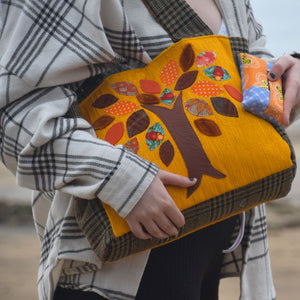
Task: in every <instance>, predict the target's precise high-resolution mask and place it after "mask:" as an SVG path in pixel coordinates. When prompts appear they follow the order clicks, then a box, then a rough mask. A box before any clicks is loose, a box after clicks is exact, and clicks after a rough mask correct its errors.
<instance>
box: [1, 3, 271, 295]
mask: <svg viewBox="0 0 300 300" xmlns="http://www.w3.org/2000/svg"><path fill="white" fill-rule="evenodd" d="M0 2H1V6H0V10H1V14H0V22H1V25H0V109H1V111H0V112H1V113H0V158H1V161H2V162H3V163H4V164H5V165H6V166H7V168H8V169H10V170H11V171H12V172H13V173H14V174H15V175H16V179H17V183H18V184H19V185H21V186H24V187H27V188H29V189H32V190H33V191H34V192H33V200H32V208H33V215H34V221H35V225H36V229H37V232H38V235H39V238H40V240H41V244H42V248H41V257H40V267H39V274H38V289H39V297H40V299H51V298H52V295H53V291H54V290H55V287H56V285H57V284H58V283H59V284H60V285H61V286H64V287H69V288H75V289H76V288H80V289H84V290H90V291H95V292H97V293H100V294H102V295H104V296H106V297H109V299H120V300H121V299H122V300H124V299H134V296H135V293H136V291H137V288H138V284H139V280H140V278H141V275H142V273H143V270H144V266H145V264H146V261H147V257H148V254H149V253H148V252H145V253H141V254H138V255H135V256H133V257H129V258H127V259H123V260H121V261H118V262H116V263H111V264H107V265H103V264H102V262H101V261H99V259H98V258H97V257H96V256H95V254H94V253H93V251H92V249H91V247H90V245H89V243H88V241H87V240H86V238H85V236H84V234H83V233H82V232H81V230H80V229H79V227H78V226H77V223H76V220H75V217H74V214H73V205H74V201H76V200H75V199H76V197H81V198H86V199H92V198H95V197H98V198H99V199H101V200H102V201H104V202H106V203H108V204H109V205H111V206H112V207H113V208H114V209H115V210H116V211H118V213H119V214H120V215H121V216H122V217H125V216H126V215H127V214H128V213H129V212H130V210H131V209H132V208H133V206H134V205H135V204H136V202H137V201H138V200H139V198H140V197H141V195H142V194H143V193H144V191H145V190H146V188H147V187H148V185H149V184H150V182H151V181H152V179H153V177H154V176H155V174H156V172H157V167H156V166H155V165H153V164H151V163H150V162H147V161H144V160H142V159H140V158H139V157H136V156H134V155H133V154H130V153H127V152H124V150H123V149H122V148H121V147H112V146H111V145H109V144H107V143H106V142H104V141H101V140H99V139H97V138H96V137H95V134H94V132H93V130H92V129H91V126H90V124H88V123H87V122H86V121H85V120H83V119H81V118H79V117H78V118H76V117H74V116H73V115H72V114H70V107H71V106H72V103H73V102H75V101H76V100H77V98H78V95H81V94H82V93H83V92H86V90H85V89H84V88H82V87H84V86H87V85H86V79H88V78H91V77H94V76H96V75H98V76H100V77H101V76H106V75H107V74H109V73H110V72H111V70H112V69H113V68H115V67H116V66H117V67H118V66H120V68H121V69H122V68H123V67H124V68H126V67H128V66H130V67H138V66H142V65H144V64H147V63H149V62H150V61H151V59H152V58H154V57H155V56H157V55H158V54H159V53H160V52H161V51H162V50H164V49H166V48H167V47H168V46H170V45H171V44H172V43H173V42H174V41H176V40H179V39H181V38H183V37H187V36H195V35H199V34H211V31H210V29H209V28H208V27H207V26H206V25H205V24H204V23H203V22H202V21H201V20H200V19H199V17H198V16H197V15H196V14H195V13H194V12H193V10H192V9H191V8H190V7H189V6H188V4H187V3H186V2H185V1H184V0H168V1H166V0H160V1H158V0H156V1H152V2H154V4H155V6H156V7H157V9H158V10H160V14H161V18H160V21H161V22H164V23H165V24H164V25H165V26H164V29H163V28H162V27H161V26H160V25H159V24H158V23H157V22H156V20H155V19H154V18H153V16H152V15H151V14H150V13H149V11H148V10H147V8H146V6H145V5H144V3H143V1H142V0H76V1H75V0H1V1H0ZM216 2H217V3H218V5H219V7H220V10H221V12H222V15H223V19H224V21H225V23H226V25H227V30H228V32H229V35H230V36H237V37H244V38H246V39H247V40H248V41H249V50H250V52H251V53H252V54H254V55H257V56H264V57H271V55H270V53H269V52H268V51H267V50H266V49H265V47H264V46H265V38H264V36H263V35H262V28H261V26H260V25H259V24H258V23H257V22H256V20H255V18H254V17H253V13H252V9H251V6H250V3H249V0H218V1H216ZM97 78H98V77H96V79H97ZM96 79H95V78H94V79H93V80H96ZM237 231H238V228H237V229H236V231H235V235H236V234H237ZM233 239H234V236H233ZM221 276H223V277H226V276H240V277H241V287H242V288H241V299H242V300H271V299H274V298H275V293H274V289H273V283H272V276H271V270H270V263H269V254H268V244H267V232H266V217H265V210H264V206H259V207H256V208H255V209H252V210H251V211H249V212H248V213H247V223H246V234H245V236H244V239H243V241H242V243H241V245H240V246H239V248H238V249H237V250H236V251H235V252H233V253H231V254H227V255H225V257H224V262H223V268H222V273H221ZM124 278H126V280H124Z"/></svg>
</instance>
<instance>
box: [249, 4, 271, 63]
mask: <svg viewBox="0 0 300 300" xmlns="http://www.w3.org/2000/svg"><path fill="white" fill-rule="evenodd" d="M244 2H245V7H246V20H247V28H248V33H247V34H248V41H249V52H250V53H251V54H253V55H256V56H258V57H262V58H265V59H267V60H269V61H272V60H274V58H273V55H272V52H271V51H269V50H268V49H267V48H266V42H267V38H266V36H265V35H264V32H263V26H262V25H261V23H260V22H259V21H258V20H257V19H256V17H255V14H254V12H253V8H252V5H251V2H250V0H244Z"/></svg>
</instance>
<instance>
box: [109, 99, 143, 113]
mask: <svg viewBox="0 0 300 300" xmlns="http://www.w3.org/2000/svg"><path fill="white" fill-rule="evenodd" d="M138 108H139V106H138V105H137V104H136V103H133V102H131V101H126V100H122V101H119V102H117V103H116V104H114V105H112V106H111V107H109V108H107V109H106V110H105V112H107V113H110V114H112V115H116V116H124V115H127V114H130V113H131V112H133V111H135V110H137V109H138Z"/></svg>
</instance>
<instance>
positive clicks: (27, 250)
mask: <svg viewBox="0 0 300 300" xmlns="http://www.w3.org/2000/svg"><path fill="white" fill-rule="evenodd" d="M299 126H300V125H298V126H294V127H293V128H292V129H291V130H290V135H291V138H292V139H293V140H294V145H295V148H296V153H299V157H300V130H299V133H298V130H297V127H299ZM298 166H300V161H299V162H298ZM299 198H300V172H298V174H297V176H296V179H295V182H294V185H293V188H292V191H291V193H290V194H289V196H288V198H286V199H282V200H279V201H276V202H275V203H272V204H269V205H268V206H267V210H268V225H269V249H270V255H271V260H272V269H273V275H274V282H275V287H276V291H277V300H287V299H299V294H300V259H299V253H300V201H299ZM29 199H30V193H29V191H27V190H26V189H21V188H18V187H16V186H15V184H14V177H13V176H12V175H10V174H9V173H8V172H7V171H6V170H4V168H3V166H1V165H0V300H19V299H22V300H37V291H36V277H37V267H38V260H39V249H40V245H39V241H38V239H37V237H36V235H35V232H34V229H33V225H32V221H31V215H30V209H29V206H28V205H29V202H30V200H29ZM238 296H239V281H238V279H225V280H223V281H222V283H221V289H220V300H238ZM256 300H262V299H256Z"/></svg>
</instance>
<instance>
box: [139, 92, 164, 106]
mask: <svg viewBox="0 0 300 300" xmlns="http://www.w3.org/2000/svg"><path fill="white" fill-rule="evenodd" d="M136 97H137V99H138V100H139V102H140V103H142V104H159V103H160V99H159V97H157V96H155V95H148V94H138V95H137V96H136Z"/></svg>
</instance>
